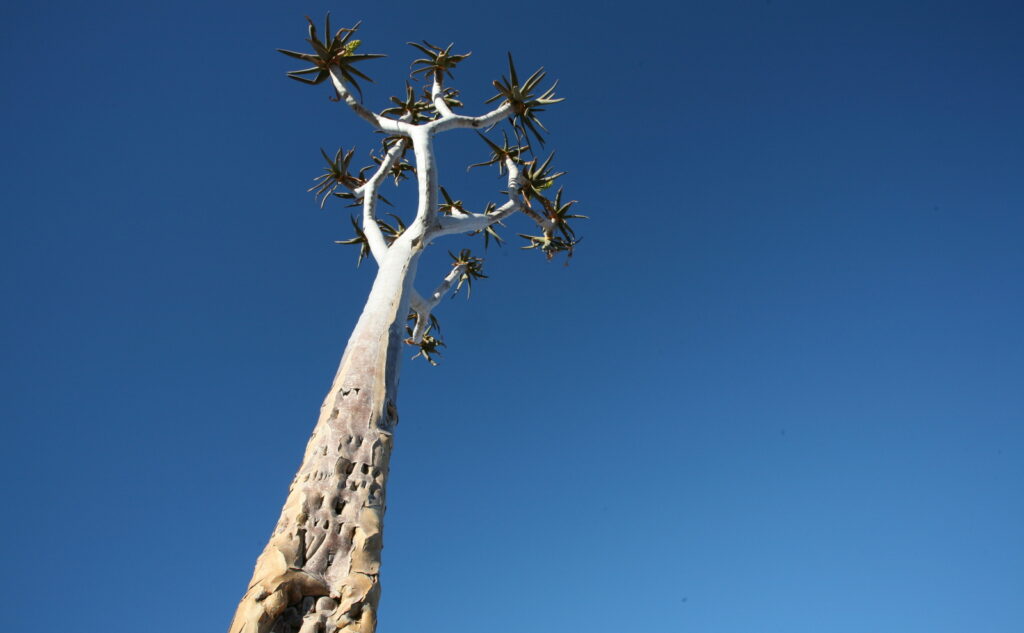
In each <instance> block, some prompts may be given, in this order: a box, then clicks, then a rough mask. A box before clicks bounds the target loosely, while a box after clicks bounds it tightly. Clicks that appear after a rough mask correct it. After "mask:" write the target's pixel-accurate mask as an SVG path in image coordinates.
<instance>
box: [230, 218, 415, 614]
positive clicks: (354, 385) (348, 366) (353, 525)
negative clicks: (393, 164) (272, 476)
mask: <svg viewBox="0 0 1024 633" xmlns="http://www.w3.org/2000/svg"><path fill="white" fill-rule="evenodd" d="M417 232H419V231H417ZM411 233H412V231H409V232H407V234H406V235H403V236H402V238H400V239H399V240H397V241H396V242H395V243H394V244H392V246H391V248H390V249H389V250H388V252H387V256H386V258H385V260H384V261H383V262H382V263H381V268H380V270H379V272H378V274H377V278H376V279H375V281H374V284H373V289H372V290H371V291H370V296H369V298H368V300H367V303H366V307H365V308H364V310H363V313H362V315H361V316H360V318H359V321H358V323H357V324H356V327H355V329H354V331H353V333H352V336H351V338H350V339H349V342H348V345H347V346H346V348H345V353H344V355H343V356H342V360H341V365H340V367H339V369H338V373H337V375H336V376H335V379H334V382H333V384H332V385H331V389H330V391H329V392H328V394H327V397H326V398H325V399H324V403H323V405H322V407H321V409H320V417H319V420H318V421H317V424H316V427H315V428H314V430H313V435H312V437H310V439H309V443H308V444H307V446H306V453H305V457H304V458H303V460H302V466H301V467H300V468H299V471H298V473H297V474H296V475H295V479H294V480H293V482H292V485H291V488H290V489H289V492H288V497H287V500H286V501H285V504H284V509H283V510H282V512H281V517H280V519H279V520H278V522H277V527H276V528H275V529H274V532H273V535H272V536H271V537H270V541H269V542H268V543H267V546H266V548H265V549H264V550H263V553H262V554H261V555H260V557H259V558H258V559H257V561H256V570H255V572H254V573H253V576H252V580H251V581H250V583H249V588H248V591H247V592H246V594H245V595H244V596H243V597H242V600H241V602H240V603H239V605H238V609H237V610H236V612H235V616H234V619H233V620H232V623H231V627H230V629H229V633H373V631H374V630H375V629H376V623H377V603H378V600H379V598H380V582H379V574H380V554H381V548H382V547H383V542H382V540H381V529H382V522H383V518H384V510H385V507H386V506H385V485H386V483H387V477H388V462H389V459H390V457H391V448H392V437H393V432H394V428H395V425H396V424H397V423H398V411H397V408H396V403H395V400H396V397H397V387H398V365H399V360H400V354H401V348H402V341H403V339H404V334H405V321H406V315H407V313H408V302H409V296H410V293H411V284H412V279H413V277H414V276H415V268H416V262H417V260H418V258H419V253H420V251H421V250H422V239H420V238H418V237H414V236H413V235H411Z"/></svg>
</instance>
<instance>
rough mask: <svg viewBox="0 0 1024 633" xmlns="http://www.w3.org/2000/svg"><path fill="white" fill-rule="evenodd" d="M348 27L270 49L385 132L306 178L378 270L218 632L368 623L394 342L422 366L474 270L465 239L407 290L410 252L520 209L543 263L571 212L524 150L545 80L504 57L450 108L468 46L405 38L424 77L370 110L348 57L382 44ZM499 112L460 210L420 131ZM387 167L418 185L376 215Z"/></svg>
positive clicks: (566, 236)
mask: <svg viewBox="0 0 1024 633" xmlns="http://www.w3.org/2000/svg"><path fill="white" fill-rule="evenodd" d="M357 28H358V24H357V25H356V26H354V27H352V28H342V29H338V30H337V31H334V32H332V30H331V27H330V20H329V17H328V20H327V24H326V29H325V32H324V34H323V37H322V38H321V37H320V36H319V35H318V33H317V30H316V27H315V26H314V24H313V22H312V21H310V23H309V38H308V39H307V42H308V43H309V45H310V46H311V47H312V52H303V53H298V52H293V51H286V50H282V51H281V52H282V53H284V54H285V55H288V56H289V57H293V58H296V59H299V60H302V61H304V62H306V63H308V64H309V67H308V68H303V69H300V70H296V71H292V72H289V73H288V75H289V76H290V77H291V78H293V79H296V80H298V81H300V82H302V83H306V84H312V85H317V84H322V83H329V84H330V85H331V86H332V87H333V90H334V95H333V97H332V98H333V99H335V100H337V101H340V102H343V103H345V104H346V105H347V106H348V107H349V108H351V110H352V111H353V112H355V114H356V115H358V116H359V117H361V118H362V119H363V120H365V121H366V122H367V123H369V124H370V126H371V127H372V128H373V129H374V130H376V131H377V132H382V133H383V134H384V135H385V138H384V140H383V143H382V146H381V148H380V150H379V151H378V152H376V153H375V154H374V155H373V156H372V161H371V164H369V165H368V166H366V167H363V168H356V167H354V166H353V164H352V161H353V157H354V156H355V151H354V150H353V149H351V148H350V149H349V150H347V151H346V150H344V149H339V150H338V151H337V152H335V153H334V154H330V153H328V152H324V151H323V150H321V152H322V153H323V157H324V159H325V160H326V163H327V166H326V169H325V171H324V173H323V174H321V175H320V176H319V177H318V178H316V181H315V184H314V186H313V187H312V188H311V189H310V191H312V192H313V193H314V195H315V196H317V198H318V199H319V201H320V204H321V205H323V204H325V203H326V202H327V201H328V200H330V199H335V198H338V199H342V200H346V201H348V202H349V203H350V204H351V205H352V206H361V207H362V217H361V219H360V220H359V221H357V220H356V219H355V218H354V217H353V218H352V225H353V228H354V229H355V236H354V237H353V238H351V239H347V240H342V241H340V243H342V244H351V245H355V246H357V247H358V248H359V261H360V262H361V261H362V260H363V259H364V258H365V259H372V260H373V261H374V262H376V264H377V267H378V269H377V275H376V278H375V279H374V282H373V286H372V289H371V290H370V295H369V298H368V299H367V300H366V305H365V307H364V309H363V312H362V314H361V315H360V317H359V320H358V322H357V323H356V326H355V329H354V330H353V332H352V335H351V337H350V338H349V341H348V345H347V346H346V348H345V352H344V355H343V356H342V359H341V365H340V367H339V368H338V372H337V375H336V376H335V378H334V382H333V383H332V385H331V388H330V391H329V392H328V394H327V397H326V398H325V400H324V403H323V405H322V406H321V409H320V416H319V420H318V421H317V424H316V427H315V428H314V430H313V434H312V437H311V438H310V439H309V443H308V445H307V447H306V452H305V456H304V458H303V460H302V466H301V467H300V468H299V471H298V473H297V474H296V475H295V479H294V481H293V482H292V485H291V488H290V489H289V492H288V497H287V500H286V501H285V504H284V509H283V510H282V512H281V516H280V519H279V520H278V522H277V526H276V528H275V529H274V532H273V535H272V536H271V537H270V541H269V542H268V543H267V545H266V548H265V549H264V550H263V552H262V554H260V556H259V558H258V560H257V561H256V570H255V572H254V573H253V577H252V580H251V581H250V583H249V587H248V590H247V591H246V593H245V595H244V596H243V597H242V600H241V602H240V603H239V605H238V608H237V610H236V612H235V616H234V619H233V621H232V623H231V628H230V633H269V632H274V633H314V632H315V633H334V632H359V633H372V632H373V631H374V629H375V628H376V620H377V603H378V599H379V596H380V585H379V582H378V577H379V573H380V552H381V547H382V541H381V524H382V520H383V515H384V509H385V484H386V482H387V476H388V461H389V458H390V455H391V447H392V437H393V433H394V430H395V425H396V424H397V423H398V410H397V406H396V402H395V401H396V395H397V387H398V367H399V360H400V358H401V356H402V354H403V353H405V352H403V347H404V346H406V345H409V346H411V347H412V348H414V349H416V350H417V354H416V356H422V357H424V358H426V359H427V360H428V361H430V362H431V363H432V364H433V363H434V362H435V358H434V357H435V356H436V355H437V353H438V348H439V347H441V346H443V343H442V342H441V341H440V339H439V338H438V337H439V328H438V325H437V320H436V318H435V317H434V315H433V311H434V309H435V308H436V307H437V305H438V303H439V302H440V301H441V299H442V298H443V297H444V296H445V295H447V294H449V293H452V292H458V291H459V290H460V289H463V288H464V289H465V291H466V293H467V294H468V293H469V291H470V289H471V287H472V284H473V282H474V281H475V280H479V279H482V278H484V277H486V275H485V274H484V272H483V259H482V258H480V257H478V256H475V255H474V254H473V253H472V252H471V251H470V250H469V249H465V248H464V249H460V250H459V251H458V252H457V253H456V252H453V251H449V252H450V254H451V259H452V261H451V267H450V269H448V270H447V271H445V272H444V274H442V275H440V282H439V283H438V284H437V285H436V288H435V289H434V290H433V291H431V292H429V293H427V294H421V293H419V292H417V291H416V289H415V288H414V281H415V279H416V273H417V270H416V269H417V263H418V262H419V259H420V255H421V253H422V252H423V250H424V249H425V248H426V247H427V246H428V245H430V244H431V243H432V242H434V241H435V240H437V239H438V238H441V237H446V236H458V235H466V234H469V235H482V236H483V238H484V245H485V247H486V245H487V244H488V243H489V242H490V241H492V240H496V241H499V243H500V239H501V238H500V237H499V236H498V234H497V232H496V231H495V226H496V225H498V224H499V223H500V222H501V221H502V220H505V219H507V218H510V217H511V216H513V215H514V214H516V213H521V214H523V215H525V216H527V218H529V220H532V221H533V222H534V223H535V224H536V226H537V228H536V229H535V230H533V231H530V233H524V234H521V236H522V237H523V238H524V239H525V240H526V246H525V247H524V248H530V249H537V250H540V251H541V252H543V253H544V254H545V255H546V256H547V257H548V258H549V259H550V258H552V257H553V256H554V255H555V254H556V253H559V252H562V253H565V254H566V255H571V254H572V250H573V247H574V246H575V244H576V235H575V233H574V231H573V230H572V228H570V226H569V221H570V220H572V219H574V218H579V217H583V216H578V215H574V214H572V213H571V212H570V208H571V207H572V204H573V203H572V202H567V201H563V196H562V190H561V188H559V189H558V190H557V192H555V193H554V194H553V195H552V191H551V190H552V188H553V185H554V183H555V180H556V179H557V178H559V177H560V176H562V172H556V171H554V169H553V168H552V167H551V157H548V158H546V159H544V160H539V159H538V158H537V157H536V156H535V155H534V152H533V145H534V143H537V144H543V142H544V139H543V138H542V136H541V133H540V132H541V131H542V130H543V131H544V132H545V133H546V132H547V130H545V129H544V127H543V125H541V122H540V119H539V118H538V113H540V112H542V111H543V110H544V108H545V107H546V106H548V105H551V104H554V103H557V102H559V101H561V99H558V98H556V97H555V94H554V86H551V87H550V88H548V89H546V90H543V91H541V89H540V84H541V82H542V81H543V80H544V76H545V74H544V71H543V69H541V70H538V71H537V72H535V73H533V74H532V75H531V76H530V77H529V78H527V79H526V80H525V81H521V80H520V78H519V76H518V74H517V72H516V69H515V66H514V64H513V62H512V56H511V55H509V58H508V75H507V76H503V77H502V78H501V79H500V80H499V81H495V82H494V86H495V88H497V91H498V93H497V94H496V95H495V96H494V97H493V98H491V99H490V100H489V102H491V103H497V107H495V108H494V109H493V110H491V111H490V112H487V113H486V114H482V115H480V116H465V115H462V114H457V113H456V112H455V110H456V109H459V108H461V107H462V103H461V102H460V101H459V98H458V92H457V91H455V90H454V89H452V88H451V87H449V86H447V85H445V82H446V80H447V79H451V78H452V77H453V74H452V71H453V70H455V68H456V67H457V66H458V65H459V64H460V63H462V62H463V61H465V60H466V58H467V57H469V53H466V54H454V53H452V46H451V45H449V46H448V47H447V48H441V47H438V46H434V45H433V44H430V43H428V42H422V43H411V46H413V47H414V48H415V49H417V51H418V53H420V54H422V57H420V58H418V59H416V60H415V61H414V62H413V64H412V69H413V70H412V73H411V79H412V80H413V81H417V82H420V81H422V82H423V83H424V84H425V85H422V86H414V85H413V84H410V83H408V82H407V83H406V86H405V92H404V94H403V95H402V96H400V97H391V106H390V107H388V108H386V109H383V110H382V111H381V112H380V113H376V112H374V111H372V110H370V109H369V108H367V107H366V106H364V105H363V103H362V100H361V99H362V91H361V89H360V86H359V82H360V81H370V78H369V77H368V76H367V75H366V74H364V72H363V70H362V69H361V68H360V67H358V66H357V65H358V64H360V63H361V62H365V61H367V60H371V59H374V58H376V57H381V56H380V55H375V54H365V53H360V52H357V51H358V49H359V47H360V41H359V40H357V39H354V35H355V33H356V30H357ZM357 95H358V98H357ZM502 122H507V123H508V127H509V131H510V132H511V137H510V136H509V134H508V133H503V134H502V138H501V140H500V141H498V140H492V139H489V138H487V137H486V136H485V135H484V134H481V137H482V138H483V141H484V143H483V144H482V145H481V149H482V150H487V151H489V157H488V159H487V160H485V161H483V162H482V163H478V164H477V166H493V167H497V169H498V171H499V174H501V175H503V176H505V177H506V182H507V185H506V191H504V192H503V194H504V196H505V199H504V200H503V201H502V202H501V203H500V204H496V203H492V204H489V205H487V206H486V208H485V209H483V210H482V211H480V212H473V211H471V210H469V209H467V208H466V207H465V206H464V205H463V203H462V202H461V201H460V200H457V199H454V198H453V197H452V196H451V195H449V192H448V190H446V189H442V188H441V187H440V185H439V173H438V167H437V161H436V160H435V156H434V149H433V140H434V137H435V136H436V135H438V134H440V133H442V132H448V131H450V130H455V129H469V130H476V131H477V133H481V132H488V131H490V130H491V129H492V128H494V127H495V126H496V125H498V124H499V123H502ZM410 150H411V154H412V160H411V161H410V160H409V154H410ZM388 179H390V180H393V181H394V183H395V184H396V185H398V184H401V183H403V182H406V181H408V182H413V181H414V182H415V183H416V186H417V194H418V197H417V204H416V210H415V216H413V217H411V219H410V220H409V221H408V222H406V221H404V220H403V219H402V218H401V216H400V215H398V214H390V213H388V214H386V215H387V217H382V216H381V215H380V214H379V213H378V203H379V202H384V203H385V204H387V201H386V199H385V198H383V197H382V196H381V195H380V188H381V186H382V185H383V184H384V183H385V181H386V180H388ZM439 195H440V198H439ZM409 215H410V216H411V215H412V214H411V213H410V214H409Z"/></svg>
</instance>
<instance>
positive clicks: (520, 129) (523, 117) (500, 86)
mask: <svg viewBox="0 0 1024 633" xmlns="http://www.w3.org/2000/svg"><path fill="white" fill-rule="evenodd" d="M545 76H547V73H546V72H545V71H544V69H543V68H538V69H537V70H536V71H535V72H534V73H533V74H532V75H530V76H529V77H528V78H527V79H526V81H522V82H521V81H519V74H518V73H517V72H516V65H515V63H514V62H513V61H512V53H509V54H508V77H506V76H504V75H502V77H501V80H499V81H494V82H492V84H493V85H494V87H495V89H497V91H498V94H496V95H494V96H493V97H491V98H490V99H488V100H487V101H486V102H485V103H493V102H495V101H498V100H499V99H503V100H504V101H506V102H508V103H509V104H510V105H511V106H512V112H513V113H514V114H513V116H512V118H511V122H512V129H513V131H515V133H516V136H517V137H519V138H526V139H527V142H528V141H529V135H530V134H532V135H533V137H534V138H535V139H537V142H539V143H540V144H541V146H543V145H544V137H543V136H541V134H540V132H539V131H538V130H537V128H540V129H541V130H544V131H545V132H547V131H548V130H547V128H546V127H544V124H543V123H541V122H540V119H539V118H538V117H537V113H539V112H543V111H544V106H548V105H551V104H553V103H558V102H560V101H564V100H565V99H563V98H555V88H556V87H557V86H558V82H557V81H556V82H555V83H554V84H553V85H552V86H551V87H550V88H548V89H547V90H545V91H544V92H541V93H540V94H537V93H538V86H539V85H540V82H541V81H543V80H544V77H545Z"/></svg>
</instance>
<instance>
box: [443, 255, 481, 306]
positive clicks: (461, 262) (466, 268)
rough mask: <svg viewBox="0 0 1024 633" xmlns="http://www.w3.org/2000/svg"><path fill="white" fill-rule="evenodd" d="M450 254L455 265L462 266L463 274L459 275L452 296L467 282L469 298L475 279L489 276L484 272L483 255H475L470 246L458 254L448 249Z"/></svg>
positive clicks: (467, 296)
mask: <svg viewBox="0 0 1024 633" xmlns="http://www.w3.org/2000/svg"><path fill="white" fill-rule="evenodd" d="M448 255H449V256H450V257H451V258H452V266H453V267H459V266H461V267H462V274H460V275H459V279H458V282H457V283H456V285H455V292H454V293H453V295H452V296H455V295H457V294H459V290H462V285H463V284H465V285H466V298H467V299H468V298H469V296H470V295H471V294H472V293H473V280H474V279H486V278H487V275H485V274H484V260H483V258H482V257H473V253H471V252H470V250H469V249H468V248H464V249H462V250H461V251H459V254H458V255H455V254H454V253H452V252H451V251H448Z"/></svg>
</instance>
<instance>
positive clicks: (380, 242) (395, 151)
mask: <svg viewBox="0 0 1024 633" xmlns="http://www.w3.org/2000/svg"><path fill="white" fill-rule="evenodd" d="M408 143H409V141H408V140H406V139H404V138H403V139H399V140H398V141H397V142H395V144H394V145H393V146H392V147H391V149H390V150H388V153H387V155H385V156H384V160H383V161H381V164H380V167H379V168H378V169H377V172H376V173H375V174H373V176H371V177H370V179H369V180H367V181H366V183H364V184H363V185H362V186H360V187H357V188H356V190H355V192H354V193H355V195H356V196H360V195H361V196H363V234H364V235H366V242H367V243H368V244H369V245H370V252H371V253H372V254H373V259H374V260H376V262H377V265H378V266H380V264H381V262H383V261H384V255H385V254H386V253H387V252H388V244H387V241H386V240H385V239H384V234H383V233H381V230H380V226H379V225H378V224H377V189H379V188H380V185H381V183H382V182H383V181H384V178H385V177H387V175H388V172H389V171H391V168H392V167H394V165H395V162H396V161H397V160H398V158H399V156H401V155H402V152H403V151H405V148H406V146H407V145H408Z"/></svg>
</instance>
